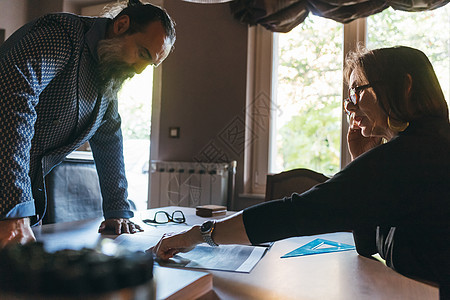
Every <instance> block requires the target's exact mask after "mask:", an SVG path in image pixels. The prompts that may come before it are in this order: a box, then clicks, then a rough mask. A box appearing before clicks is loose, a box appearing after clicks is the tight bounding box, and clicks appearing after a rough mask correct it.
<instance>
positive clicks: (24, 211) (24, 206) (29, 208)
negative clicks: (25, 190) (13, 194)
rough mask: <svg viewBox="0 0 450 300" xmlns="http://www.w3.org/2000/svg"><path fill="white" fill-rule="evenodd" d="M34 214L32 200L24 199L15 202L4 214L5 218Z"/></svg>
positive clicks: (25, 216)
mask: <svg viewBox="0 0 450 300" xmlns="http://www.w3.org/2000/svg"><path fill="white" fill-rule="evenodd" d="M34 215H36V208H35V207H34V201H26V202H22V203H19V204H17V205H16V206H14V208H13V209H11V210H10V211H9V212H8V213H7V214H6V216H5V219H17V218H27V217H31V216H34Z"/></svg>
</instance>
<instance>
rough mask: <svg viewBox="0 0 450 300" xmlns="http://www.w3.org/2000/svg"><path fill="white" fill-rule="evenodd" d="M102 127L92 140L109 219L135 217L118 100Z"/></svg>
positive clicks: (104, 209)
mask: <svg viewBox="0 0 450 300" xmlns="http://www.w3.org/2000/svg"><path fill="white" fill-rule="evenodd" d="M109 101H110V102H109V105H108V108H107V111H106V113H105V116H104V120H103V123H102V125H101V126H100V127H99V128H98V129H97V131H96V132H95V134H94V135H93V137H92V138H91V139H90V140H89V144H90V146H91V148H92V153H93V155H94V160H95V165H96V167H97V173H98V177H99V181H100V189H101V191H102V197H103V214H104V216H105V218H131V217H133V212H132V211H131V210H130V204H129V202H128V200H127V197H128V192H127V187H128V183H127V179H126V177H125V165H124V159H123V140H122V131H121V129H120V126H121V119H120V116H119V113H118V107H117V99H114V100H109Z"/></svg>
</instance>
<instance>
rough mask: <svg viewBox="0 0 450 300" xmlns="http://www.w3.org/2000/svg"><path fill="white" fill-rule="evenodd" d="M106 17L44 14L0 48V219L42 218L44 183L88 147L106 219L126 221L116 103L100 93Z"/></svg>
mask: <svg viewBox="0 0 450 300" xmlns="http://www.w3.org/2000/svg"><path fill="white" fill-rule="evenodd" d="M108 21H109V19H106V18H87V17H79V16H75V15H70V14H51V15H47V16H44V17H42V18H39V19H37V20H35V21H32V22H31V23H28V24H26V25H25V26H23V27H22V28H21V29H19V30H18V31H16V32H15V33H14V34H13V35H12V36H11V37H10V38H9V39H8V40H7V41H5V43H4V44H3V45H2V46H1V47H0V219H4V218H18V217H26V216H33V215H38V216H39V217H40V218H42V216H43V215H44V213H45V207H46V196H45V186H44V182H45V180H44V177H45V176H46V175H47V174H48V173H49V172H50V171H51V170H52V168H54V167H55V166H56V165H57V164H59V163H60V162H61V161H62V160H63V159H64V158H65V157H66V155H67V154H69V153H70V152H72V151H74V150H75V149H77V148H78V147H79V146H81V145H82V144H83V143H85V142H86V141H89V143H90V146H91V148H92V151H93V155H94V160H95V164H96V167H97V172H98V175H99V180H100V187H101V191H102V197H103V212H104V216H105V218H109V217H124V218H129V217H132V216H133V213H132V212H131V211H130V206H129V203H128V200H127V181H126V179H125V170H124V163H123V145H122V133H121V130H120V124H121V121H120V116H119V114H118V110H117V99H107V98H106V97H102V95H100V93H99V90H100V89H99V86H98V77H97V67H98V56H97V44H98V41H99V40H100V39H102V38H104V37H105V34H106V28H107V24H108Z"/></svg>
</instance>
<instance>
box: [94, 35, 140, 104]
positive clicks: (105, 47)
mask: <svg viewBox="0 0 450 300" xmlns="http://www.w3.org/2000/svg"><path fill="white" fill-rule="evenodd" d="M123 45H124V39H123V37H116V38H112V39H105V40H101V41H100V42H99V43H98V48H97V53H98V57H99V79H100V86H101V88H100V91H101V93H102V94H103V95H104V96H105V97H107V98H110V99H115V98H116V96H117V92H118V91H119V90H120V88H121V87H122V84H123V82H124V81H125V80H127V79H128V78H131V77H133V76H134V74H136V71H135V70H134V68H133V67H131V66H130V65H129V64H127V63H125V62H124V61H123V58H122V57H123V54H122V48H123Z"/></svg>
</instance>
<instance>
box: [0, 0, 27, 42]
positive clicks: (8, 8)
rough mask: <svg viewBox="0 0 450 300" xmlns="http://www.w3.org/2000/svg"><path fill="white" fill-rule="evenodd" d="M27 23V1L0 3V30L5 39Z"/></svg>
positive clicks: (4, 0) (15, 0)
mask: <svg viewBox="0 0 450 300" xmlns="http://www.w3.org/2000/svg"><path fill="white" fill-rule="evenodd" d="M26 22H27V0H13V1H11V0H8V1H6V0H2V1H0V28H3V29H5V39H6V38H8V37H9V36H10V35H11V34H12V33H13V32H14V31H16V29H18V28H19V27H21V26H22V25H23V24H25V23H26Z"/></svg>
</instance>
